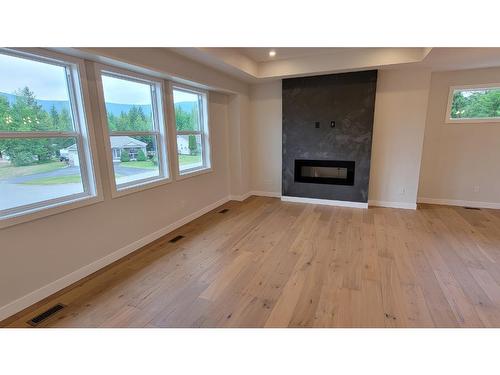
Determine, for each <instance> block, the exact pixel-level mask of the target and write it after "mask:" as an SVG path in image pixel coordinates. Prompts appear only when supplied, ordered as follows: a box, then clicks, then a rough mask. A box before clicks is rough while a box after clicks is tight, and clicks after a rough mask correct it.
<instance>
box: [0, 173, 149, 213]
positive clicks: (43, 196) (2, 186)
mask: <svg viewBox="0 0 500 375" xmlns="http://www.w3.org/2000/svg"><path fill="white" fill-rule="evenodd" d="M115 171H116V173H118V174H119V175H120V177H119V178H118V181H117V182H118V183H125V182H128V181H131V180H137V179H141V178H148V177H151V176H154V175H156V174H157V173H158V172H157V170H155V169H145V168H130V167H128V168H127V167H123V166H121V165H120V164H119V163H117V164H115ZM79 174H80V168H79V167H66V168H61V169H56V170H54V171H50V172H44V173H36V174H32V175H28V176H19V177H14V178H11V179H9V180H3V181H2V180H0V210H5V209H8V208H12V207H17V206H21V205H25V204H31V203H35V202H40V201H44V200H49V199H54V198H59V197H63V196H66V195H71V194H76V193H82V192H83V186H82V184H81V183H71V184H58V185H24V184H23V183H24V182H28V181H33V180H36V179H40V178H50V177H61V176H72V175H79Z"/></svg>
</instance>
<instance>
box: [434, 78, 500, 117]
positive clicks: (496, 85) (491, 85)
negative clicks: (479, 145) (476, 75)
mask: <svg viewBox="0 0 500 375" xmlns="http://www.w3.org/2000/svg"><path fill="white" fill-rule="evenodd" d="M492 88H498V89H500V83H482V84H481V83H480V84H477V85H461V86H450V90H449V92H448V104H447V107H446V118H445V120H444V122H445V123H446V124H477V123H500V117H483V118H451V105H452V102H453V93H454V92H455V91H456V90H472V89H474V90H481V89H485V90H487V89H492Z"/></svg>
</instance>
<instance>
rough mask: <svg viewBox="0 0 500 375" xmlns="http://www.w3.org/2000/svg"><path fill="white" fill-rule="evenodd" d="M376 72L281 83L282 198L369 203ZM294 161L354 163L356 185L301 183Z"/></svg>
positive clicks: (291, 80) (289, 80)
mask: <svg viewBox="0 0 500 375" xmlns="http://www.w3.org/2000/svg"><path fill="white" fill-rule="evenodd" d="M376 84H377V71H375V70H371V71H363V72H355V73H342V74H330V75H323V76H314V77H301V78H291V79H285V80H283V81H282V115H283V122H282V124H283V130H282V131H283V150H282V152H283V159H282V160H283V166H282V189H283V191H282V195H284V196H292V197H302V198H318V199H331V200H343V201H351V202H368V183H369V177H370V157H371V145H372V130H373V113H374V107H375V90H376ZM296 160H326V161H328V160H330V161H332V160H336V161H346V162H354V164H355V173H354V184H352V185H350V184H349V185H341V184H325V183H314V182H304V181H297V179H296V178H295V165H296Z"/></svg>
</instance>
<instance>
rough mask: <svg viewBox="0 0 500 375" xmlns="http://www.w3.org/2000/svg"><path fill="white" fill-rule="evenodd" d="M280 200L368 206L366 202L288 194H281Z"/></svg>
mask: <svg viewBox="0 0 500 375" xmlns="http://www.w3.org/2000/svg"><path fill="white" fill-rule="evenodd" d="M281 200H282V201H284V202H296V203H310V204H323V205H326V206H340V207H352V208H368V203H362V202H350V201H336V200H331V199H317V198H302V197H290V196H284V195H283V196H282V197H281Z"/></svg>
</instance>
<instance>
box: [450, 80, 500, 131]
mask: <svg viewBox="0 0 500 375" xmlns="http://www.w3.org/2000/svg"><path fill="white" fill-rule="evenodd" d="M446 122H469V123H474V122H500V84H489V85H483V86H461V87H451V88H450V96H449V100H448V109H447V112H446Z"/></svg>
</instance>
